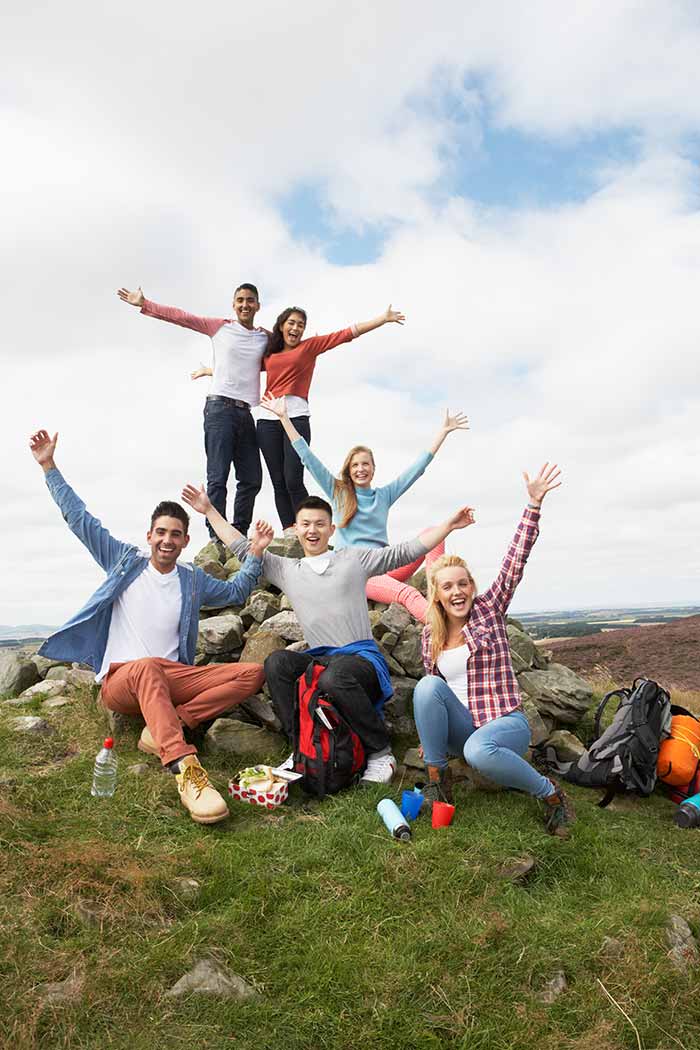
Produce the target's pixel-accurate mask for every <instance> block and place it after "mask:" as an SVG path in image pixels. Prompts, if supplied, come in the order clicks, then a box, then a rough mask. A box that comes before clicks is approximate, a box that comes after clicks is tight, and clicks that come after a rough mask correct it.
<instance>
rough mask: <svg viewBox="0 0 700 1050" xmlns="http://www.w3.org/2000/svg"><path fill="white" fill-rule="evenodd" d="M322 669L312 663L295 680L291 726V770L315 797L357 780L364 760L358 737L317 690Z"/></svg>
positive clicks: (335, 790) (338, 789)
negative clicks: (301, 777) (295, 695)
mask: <svg viewBox="0 0 700 1050" xmlns="http://www.w3.org/2000/svg"><path fill="white" fill-rule="evenodd" d="M325 669H326V665H325V664H322V663H316V662H315V661H314V662H313V663H311V664H309V666H308V667H307V668H306V671H305V672H304V674H303V675H301V677H300V678H299V680H298V681H297V707H296V718H295V723H294V770H295V772H297V773H301V774H302V776H303V780H302V781H301V786H302V787H303V788H304V790H305V791H308V793H309V794H310V795H316V796H317V797H318V798H323V797H324V795H334V794H335V793H336V792H337V791H342V789H343V788H346V787H349V786H350V785H351V784H352V783H354V782H355V781H357V780H358V779H359V777H360V775H361V774H362V772H363V771H364V768H365V765H366V761H367V760H366V756H365V749H364V747H363V745H362V741H361V740H360V738H359V736H358V735H357V733H356V732H355V731H354V729H352V727H351V726H350V725H349V724H348V723H347V722H346V721H345V719H344V718H343V716H342V715H341V714H340V713H339V712H338V711H337V710H336V708H335V707H334V706H333V703H332V701H331V700H330V698H329V697H328V696H326V695H325V693H322V692H321V690H320V689H319V686H318V680H319V678H320V676H321V675H322V674H323V672H324V671H325Z"/></svg>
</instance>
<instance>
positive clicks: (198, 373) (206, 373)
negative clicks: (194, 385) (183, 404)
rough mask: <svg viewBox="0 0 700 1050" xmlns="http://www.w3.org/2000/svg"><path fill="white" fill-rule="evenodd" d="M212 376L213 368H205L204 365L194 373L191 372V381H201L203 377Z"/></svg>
mask: <svg viewBox="0 0 700 1050" xmlns="http://www.w3.org/2000/svg"><path fill="white" fill-rule="evenodd" d="M211 374H212V371H211V368H205V366H204V365H200V366H199V368H195V370H194V372H190V379H201V378H202V376H210V375H211Z"/></svg>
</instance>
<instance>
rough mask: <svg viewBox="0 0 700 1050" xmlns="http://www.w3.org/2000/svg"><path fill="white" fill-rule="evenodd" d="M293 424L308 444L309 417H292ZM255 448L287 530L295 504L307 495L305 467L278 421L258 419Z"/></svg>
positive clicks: (309, 437)
mask: <svg viewBox="0 0 700 1050" xmlns="http://www.w3.org/2000/svg"><path fill="white" fill-rule="evenodd" d="M292 423H293V425H294V426H295V427H296V429H297V430H298V432H299V433H300V434H301V436H302V437H303V438H304V440H305V441H306V443H307V445H308V444H310V443H311V423H310V421H309V417H308V416H294V418H293V419H292ZM258 445H259V446H260V451H261V452H262V454H263V459H264V460H265V463H266V464H267V469H268V473H269V475H270V480H271V482H272V488H273V489H274V493H275V506H276V507H277V513H278V514H279V516H280V521H281V523H282V528H283V529H288V528H289V526H290V525H293V524H294V519H295V517H296V514H295V511H296V509H297V507H298V505H299V504H300V503H301V501H302V500H303V499H306V497H307V496H308V494H309V493H308V492H307V491H306V487H305V485H304V464H303V463H302V461H301V460H300V459H299V457H298V456H297V454H296V452H295V451H294V449H293V448H292V443H291V441H290V440H289V438H288V437H287V435H286V434H285V432H284V428H283V426H282V424H281V423H280V421H279V419H259V420H258Z"/></svg>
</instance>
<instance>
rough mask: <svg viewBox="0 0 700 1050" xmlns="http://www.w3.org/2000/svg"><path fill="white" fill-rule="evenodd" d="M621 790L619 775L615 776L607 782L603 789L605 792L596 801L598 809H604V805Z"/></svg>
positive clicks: (607, 804) (608, 803)
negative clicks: (597, 801) (598, 800)
mask: <svg viewBox="0 0 700 1050" xmlns="http://www.w3.org/2000/svg"><path fill="white" fill-rule="evenodd" d="M622 790H623V787H622V781H621V780H620V778H619V777H615V778H614V779H613V780H611V782H610V783H609V784H608V786H607V788H606V790H605V794H604V795H603V797H602V798H601V800H600V802H599V803H598V808H599V809H605V807H606V806H609V805H610V803H611V802H612V800H613V799H614V798H615V796H616V795H619V794H620V792H621V791H622Z"/></svg>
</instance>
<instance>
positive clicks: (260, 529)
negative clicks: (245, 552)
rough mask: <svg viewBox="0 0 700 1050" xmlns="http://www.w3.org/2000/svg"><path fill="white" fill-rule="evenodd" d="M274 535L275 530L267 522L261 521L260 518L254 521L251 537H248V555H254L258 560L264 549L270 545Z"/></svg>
mask: <svg viewBox="0 0 700 1050" xmlns="http://www.w3.org/2000/svg"><path fill="white" fill-rule="evenodd" d="M274 535H275V530H274V529H273V528H272V525H270V524H269V522H267V521H263V520H262V518H261V519H260V520H259V521H256V522H255V525H254V527H253V535H252V536H251V537H250V553H251V554H255V555H256V557H258V558H259V557H260V555H261V554H262V552H263V551H264V550H265V548H266V547H267V546H268V545H269V544H270V543H271V541H272V538H273V537H274Z"/></svg>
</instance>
